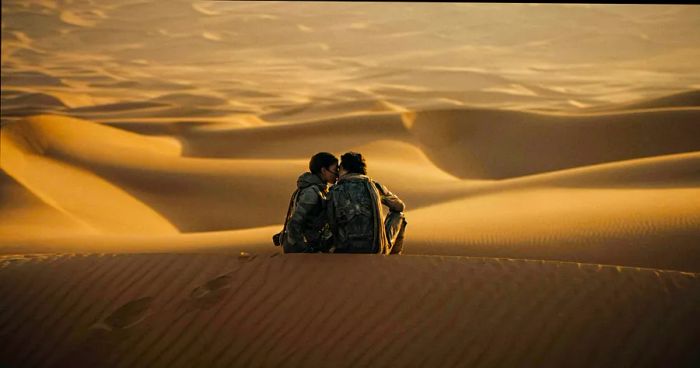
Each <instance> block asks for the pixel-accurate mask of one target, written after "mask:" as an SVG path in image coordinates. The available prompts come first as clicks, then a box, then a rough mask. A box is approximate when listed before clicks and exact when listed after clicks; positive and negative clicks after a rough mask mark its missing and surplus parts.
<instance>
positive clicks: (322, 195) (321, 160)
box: [272, 152, 338, 253]
mask: <svg viewBox="0 0 700 368" xmlns="http://www.w3.org/2000/svg"><path fill="white" fill-rule="evenodd" d="M337 177H338V158H337V157H335V156H334V155H333V154H331V153H328V152H319V153H317V154H315V155H313V157H311V160H310V161H309V171H308V172H305V173H303V174H301V176H299V178H298V179H297V189H296V190H295V191H294V193H293V194H292V198H291V199H290V201H289V207H288V209H287V217H286V218H285V222H284V227H283V228H282V231H281V232H279V233H278V234H275V235H274V236H273V238H272V240H273V243H274V244H275V245H282V247H283V249H284V252H285V253H313V252H317V251H324V250H326V249H327V248H328V243H329V242H330V237H331V233H330V230H329V227H328V222H327V216H326V214H325V207H326V195H327V194H328V184H332V183H335V181H336V179H337Z"/></svg>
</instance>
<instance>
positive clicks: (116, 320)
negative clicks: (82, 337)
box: [95, 297, 153, 331]
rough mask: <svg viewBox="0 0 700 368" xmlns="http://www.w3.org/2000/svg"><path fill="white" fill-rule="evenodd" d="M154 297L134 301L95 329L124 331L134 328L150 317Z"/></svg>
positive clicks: (123, 306) (119, 309)
mask: <svg viewBox="0 0 700 368" xmlns="http://www.w3.org/2000/svg"><path fill="white" fill-rule="evenodd" d="M152 302H153V298H152V297H144V298H140V299H136V300H132V301H130V302H128V303H126V304H124V305H122V306H121V307H119V308H117V310H115V311H114V312H113V313H112V314H110V315H109V316H108V317H107V318H105V319H104V320H103V321H102V323H99V324H98V325H96V326H95V327H98V328H99V327H102V328H105V329H108V330H110V331H111V330H117V329H118V330H123V329H127V328H129V327H132V326H134V325H136V324H138V323H140V322H141V321H143V320H144V319H146V317H147V316H148V315H149V313H148V312H149V310H150V307H151V303H152Z"/></svg>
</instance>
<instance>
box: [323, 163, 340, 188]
mask: <svg viewBox="0 0 700 368" xmlns="http://www.w3.org/2000/svg"><path fill="white" fill-rule="evenodd" d="M321 177H322V178H323V180H325V181H326V182H327V183H330V184H333V183H335V181H336V180H337V179H338V164H333V165H332V166H330V167H328V168H325V167H322V168H321Z"/></svg>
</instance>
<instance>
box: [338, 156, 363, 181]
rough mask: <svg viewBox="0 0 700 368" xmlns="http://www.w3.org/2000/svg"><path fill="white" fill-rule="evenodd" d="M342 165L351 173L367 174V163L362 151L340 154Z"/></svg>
mask: <svg viewBox="0 0 700 368" xmlns="http://www.w3.org/2000/svg"><path fill="white" fill-rule="evenodd" d="M340 166H342V167H343V169H345V170H347V171H348V172H351V173H356V174H363V175H367V163H366V162H365V158H364V157H362V154H361V153H358V152H347V153H345V154H343V155H342V156H340Z"/></svg>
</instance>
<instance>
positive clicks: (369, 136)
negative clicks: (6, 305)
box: [2, 110, 700, 270]
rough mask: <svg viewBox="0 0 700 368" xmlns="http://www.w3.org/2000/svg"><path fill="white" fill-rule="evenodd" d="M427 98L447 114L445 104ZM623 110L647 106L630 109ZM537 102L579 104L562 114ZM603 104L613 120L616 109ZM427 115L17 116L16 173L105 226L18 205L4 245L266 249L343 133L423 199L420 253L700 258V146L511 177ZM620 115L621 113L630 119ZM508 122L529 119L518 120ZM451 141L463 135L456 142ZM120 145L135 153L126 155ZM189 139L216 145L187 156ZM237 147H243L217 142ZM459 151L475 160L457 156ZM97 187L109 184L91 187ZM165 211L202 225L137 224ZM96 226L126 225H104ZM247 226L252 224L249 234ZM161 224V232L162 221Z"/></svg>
mask: <svg viewBox="0 0 700 368" xmlns="http://www.w3.org/2000/svg"><path fill="white" fill-rule="evenodd" d="M666 112H668V111H666ZM471 113H473V111H471V110H465V111H462V112H460V111H450V112H445V111H436V112H434V114H435V115H436V116H437V117H438V118H439V117H443V118H442V121H441V120H440V119H436V120H435V121H436V122H438V123H440V122H442V123H443V124H448V123H450V122H451V123H452V125H454V126H457V128H458V129H463V128H462V125H465V126H467V127H468V126H469V123H465V124H461V123H459V122H458V121H451V120H450V119H448V118H444V116H445V114H447V116H448V117H452V116H453V115H456V116H458V117H459V116H462V115H467V116H468V115H469V114H471ZM502 113H503V114H504V115H505V116H508V115H509V114H511V113H510V112H502ZM691 113H692V110H691ZM419 114H428V115H427V116H431V115H430V113H429V112H425V113H419ZM635 114H636V113H635ZM530 115H533V114H530ZM617 115H621V116H623V117H625V118H627V119H631V118H629V117H627V114H626V113H619V114H617ZM517 116H519V115H516V117H517ZM525 116H529V115H525ZM535 116H536V117H537V118H539V119H542V118H543V116H547V117H549V118H550V119H554V120H555V121H556V119H564V118H563V117H561V116H555V115H551V114H550V115H543V114H537V115H535ZM601 116H603V117H604V118H606V119H611V120H612V119H614V117H615V116H616V114H604V115H601ZM642 116H646V114H642ZM411 118H412V117H411V116H410V114H406V113H404V114H397V113H370V114H364V115H357V116H353V117H342V118H335V119H330V120H325V119H321V120H318V121H312V122H305V123H295V124H281V125H280V124H275V125H267V124H264V123H262V125H259V126H257V127H242V128H241V127H227V125H224V124H222V123H207V124H193V125H192V126H191V127H190V128H188V129H185V128H182V129H177V134H176V135H175V136H177V137H179V141H178V142H176V141H174V140H171V139H166V138H163V137H144V136H142V135H139V134H134V133H130V132H125V131H122V130H120V129H115V128H110V127H107V126H103V125H99V124H95V123H92V122H89V121H84V120H79V119H70V118H65V117H56V116H42V117H37V118H30V119H27V120H25V121H20V122H14V123H11V124H8V125H6V126H5V127H4V128H3V131H2V137H3V144H4V145H6V146H8V147H11V149H13V150H16V151H7V150H6V151H5V153H4V154H3V161H2V167H3V170H5V172H7V173H8V174H9V175H10V176H11V177H13V178H14V179H11V180H16V181H18V182H20V183H22V185H23V186H24V187H26V188H28V189H30V191H31V192H32V193H34V195H38V198H40V202H43V203H44V206H48V208H53V209H59V210H61V211H63V213H64V215H67V216H69V217H70V218H72V219H73V220H74V221H79V222H81V223H83V225H85V224H87V225H89V226H91V227H92V230H91V231H88V232H86V231H84V228H85V226H82V227H81V226H78V227H68V228H65V229H63V230H62V231H53V230H49V228H46V229H44V231H43V234H42V235H41V236H39V235H36V234H35V235H30V234H26V235H19V234H20V232H19V231H18V229H31V228H37V227H41V226H42V223H41V222H40V221H39V222H37V221H28V220H27V219H26V217H22V216H19V217H17V218H13V216H10V215H8V216H7V218H8V219H9V218H12V220H11V221H9V222H8V223H7V224H6V225H5V226H4V229H5V230H4V232H5V233H6V234H7V238H6V239H5V241H4V242H3V248H4V252H5V253H7V252H15V251H16V250H17V249H21V246H22V245H23V246H25V247H26V249H27V250H34V251H46V250H56V251H58V250H61V249H63V250H72V251H76V250H80V251H87V250H89V249H90V248H89V245H88V244H94V243H95V242H97V243H98V244H101V245H100V246H98V248H99V249H101V250H102V251H114V250H117V249H120V251H121V250H123V249H138V247H137V246H136V245H137V244H138V245H139V246H141V247H142V248H141V250H142V251H163V250H167V249H168V247H167V246H166V245H164V244H171V246H170V249H172V250H175V251H184V250H194V249H219V250H225V249H229V250H236V249H239V247H240V245H241V244H243V243H242V242H241V241H240V239H246V241H248V242H249V243H248V244H249V245H250V246H251V247H253V248H254V249H255V250H256V251H259V252H260V251H263V249H264V247H265V246H269V244H270V240H269V239H270V236H271V234H272V233H274V232H276V231H277V228H276V227H275V225H277V226H279V225H278V224H279V223H280V221H281V218H282V217H283V215H284V211H285V209H286V208H285V207H284V206H285V204H286V202H287V200H288V196H289V195H290V193H291V192H292V191H293V189H294V180H295V178H296V176H297V175H298V174H299V173H301V172H303V171H304V170H305V166H306V158H307V157H308V156H310V155H311V154H312V153H314V152H316V151H317V150H321V149H324V147H325V148H326V149H328V150H330V151H333V152H337V150H338V148H343V151H344V150H345V149H348V150H350V149H352V150H357V151H360V152H364V154H365V155H366V157H367V158H368V160H369V163H370V166H369V167H370V174H371V175H372V176H373V177H374V178H375V179H377V180H379V181H380V182H382V183H383V184H385V185H387V186H388V187H389V188H390V189H391V190H392V191H394V192H395V193H398V194H400V196H401V197H402V198H403V199H404V200H405V201H406V202H407V203H408V204H409V211H408V216H409V219H411V218H414V217H415V219H413V220H412V221H410V223H411V226H410V230H411V235H412V236H411V238H410V239H409V240H407V253H409V254H411V253H412V254H436V253H437V254H459V255H479V256H497V257H504V256H516V255H517V256H518V257H522V258H530V259H554V260H568V261H584V262H598V263H607V264H621V265H630V266H645V267H657V268H671V269H680V270H698V269H700V261H699V260H700V255H699V254H696V252H695V251H694V248H695V247H694V246H692V245H690V244H695V242H696V240H697V234H696V233H697V232H696V229H697V227H698V218H697V216H696V213H698V212H699V211H698V208H697V206H695V205H694V204H693V203H694V202H693V201H687V199H686V198H689V197H694V196H695V195H696V194H697V193H696V189H695V188H696V187H697V184H698V181H699V180H700V178H699V177H698V172H699V171H698V170H697V167H698V153H697V152H691V153H680V154H671V155H663V156H656V157H648V158H638V159H633V160H625V161H615V162H607V163H602V164H597V165H590V166H582V167H574V168H569V169H564V170H557V171H548V172H544V173H541V174H536V175H526V176H518V177H514V178H511V179H508V180H496V181H494V180H464V179H459V178H458V177H456V176H455V175H454V173H453V171H454V168H451V169H452V170H449V169H448V170H444V169H443V170H441V169H440V168H439V165H436V163H435V162H433V161H432V160H431V151H430V150H429V149H427V150H426V149H421V147H425V143H421V142H426V141H428V142H431V143H433V144H435V142H437V141H435V139H443V140H449V139H451V137H458V136H464V137H468V136H470V134H466V133H459V134H452V135H451V134H448V133H446V132H445V131H443V132H440V131H438V133H441V134H442V135H437V138H435V137H434V136H431V135H430V134H433V135H436V133H435V132H430V131H426V130H424V129H423V128H420V127H417V125H416V121H412V120H410V119H411ZM424 118H425V117H424ZM579 118H580V119H583V120H584V121H585V118H583V117H581V116H579ZM511 120H513V121H514V123H511V125H508V124H504V127H506V128H507V127H512V126H516V128H518V127H517V124H522V125H523V126H525V125H526V124H531V125H532V126H534V127H535V128H533V129H536V127H538V126H539V124H538V120H534V122H533V121H525V122H522V123H520V122H518V119H516V118H512V119H511ZM426 121H427V120H426ZM667 121H668V122H673V121H674V120H672V119H669V120H667ZM675 121H677V123H675V124H678V126H679V127H680V129H679V130H678V131H687V130H688V129H691V130H692V129H694V126H693V125H692V124H690V123H689V122H687V121H686V120H684V119H683V118H682V117H681V118H677V120H675ZM157 124H161V125H164V126H168V125H173V124H177V123H163V122H161V123H157ZM426 124H427V123H426ZM561 124H562V125H564V124H569V123H568V122H567V123H564V122H561ZM627 124H631V123H627ZM671 124H673V123H671ZM684 124H685V125H684ZM448 125H449V124H448ZM608 125H610V126H611V128H610V129H619V128H618V127H617V125H616V124H615V123H614V121H611V122H610V123H608ZM566 126H567V127H572V128H573V127H575V125H566ZM648 126H651V124H649V125H648ZM688 126H689V127H690V128H686V127H688ZM173 129H174V128H173ZM421 129H423V130H421ZM519 129H521V130H524V129H526V128H524V127H520V128H519ZM683 129H685V130H683ZM513 130H515V131H516V132H517V131H518V129H513ZM328 131H330V133H329V132H328ZM334 131H335V132H343V133H344V134H343V135H344V136H346V138H345V140H342V139H335V140H333V141H328V140H327V139H325V137H326V134H333V133H334ZM458 132H459V130H458ZM498 132H499V133H501V134H503V135H505V136H514V135H515V133H508V132H507V131H506V130H503V129H501V130H498ZM418 133H422V134H423V135H419V134H418ZM561 134H564V133H561ZM431 139H432V140H433V141H430V140H431ZM532 140H533V141H534V140H535V139H534V138H532ZM681 141H682V140H681ZM236 142H238V143H236ZM251 142H255V144H253V145H251V144H250V143H251ZM317 142H324V143H323V144H326V146H324V145H323V144H321V143H317ZM363 142H364V143H363ZM662 143H663V141H660V142H657V143H656V147H658V148H657V149H669V150H676V149H678V148H679V147H664V146H663V145H662ZM339 144H340V145H339ZM342 144H345V147H342ZM688 144H692V142H691V140H688ZM181 145H182V147H181ZM532 145H540V143H538V142H532ZM668 145H669V146H670V143H668ZM443 146H447V147H449V144H448V142H443ZM629 146H630V147H629V148H627V149H624V147H623V144H620V145H618V147H617V148H618V149H620V150H621V151H623V152H624V151H630V150H632V151H633V152H634V150H640V151H642V153H644V150H646V149H649V148H647V147H638V146H637V147H635V145H634V143H633V142H632V143H629ZM454 147H459V146H453V148H454ZM508 147H510V146H508ZM680 148H682V147H680ZM115 151H117V152H119V153H120V154H119V155H114V154H113V152H115ZM582 151H583V150H582ZM8 152H15V153H10V154H8ZM341 152H342V151H341ZM606 152H607V151H606ZM181 153H182V154H185V155H187V154H188V153H189V154H190V155H202V156H205V157H183V156H181ZM224 153H225V154H226V155H227V156H231V157H232V158H226V159H222V158H211V156H217V155H221V154H224ZM586 154H590V155H598V152H597V151H596V150H595V149H594V148H590V149H589V152H580V155H582V156H585V155H586ZM246 156H252V157H251V158H246ZM261 156H262V157H261ZM541 162H543V159H537V160H534V161H531V162H526V163H525V165H524V166H523V169H522V170H532V169H531V168H528V166H537V164H538V163H541ZM450 163H452V164H453V165H457V164H460V165H463V162H456V163H455V162H454V160H451V161H450ZM47 168H51V169H47ZM47 170H49V171H47ZM42 171H46V172H42ZM40 172H42V173H41V174H39V173H40ZM68 173H71V174H68ZM78 173H79V174H78ZM416 173H420V175H416ZM47 175H48V176H49V177H50V176H52V175H60V176H62V177H63V178H64V179H65V180H67V182H70V183H72V184H71V185H64V186H62V187H56V186H53V185H51V186H47V183H49V182H47V181H46V179H45V178H46V177H47ZM66 178H67V179H66ZM52 184H53V183H52ZM16 185H17V184H16V183H13V186H16ZM76 185H78V186H76ZM557 188H558V189H557ZM115 191H116V192H115ZM113 192H114V193H117V192H119V193H123V194H120V195H121V196H124V198H128V199H125V200H124V201H119V202H113V201H110V202H109V203H108V204H105V205H108V206H112V207H111V209H110V210H108V211H105V208H103V207H95V206H94V205H91V204H93V203H102V201H100V200H96V198H98V197H99V196H102V195H104V193H113ZM84 193H94V194H93V197H91V196H86V195H84ZM78 195H79V197H76V196H78ZM115 195H116V194H115ZM95 196H98V197H95ZM77 198H80V199H79V200H77ZM32 203H33V202H32ZM129 203H131V204H129ZM132 207H133V208H132ZM27 208H32V207H31V206H30V205H27ZM137 208H140V209H137ZM630 209H634V210H633V211H630ZM8 212H9V211H8ZM10 213H11V212H10ZM117 213H119V214H121V215H115V214H117ZM445 214H455V215H452V216H446V215H445ZM456 214H458V215H456ZM144 216H146V217H144ZM145 218H151V219H152V220H144V219H145ZM149 221H161V222H163V221H165V223H167V224H168V225H165V226H166V227H164V228H163V231H164V232H162V234H163V235H164V234H167V233H171V234H172V231H173V229H174V228H176V229H177V231H179V232H184V233H192V234H191V235H189V236H186V237H183V236H176V235H173V236H170V237H168V238H163V239H158V238H153V239H148V238H143V237H141V238H139V237H135V236H136V235H137V234H138V233H139V232H140V231H141V230H139V229H144V227H143V226H144V224H147V223H150V222H149ZM49 223H50V222H49ZM522 224H526V225H522ZM173 226H174V228H173ZM154 229H155V228H154ZM167 229H169V230H167ZM95 231H98V232H99V233H101V234H102V235H103V236H107V235H110V234H111V235H110V236H111V237H105V238H103V239H101V240H100V238H99V237H96V236H95ZM201 231H206V232H212V233H210V234H208V235H203V236H198V235H197V234H196V232H201ZM241 231H243V232H246V231H247V232H246V233H245V234H249V235H247V236H244V237H241V234H243V233H241ZM149 232H150V233H152V234H153V235H155V234H157V232H155V230H151V231H149ZM11 234H12V236H9V235H11ZM50 239H52V240H50ZM47 241H48V243H46V242H47ZM42 242H44V243H46V244H42ZM71 242H72V243H73V244H71ZM208 242H209V243H208ZM610 244H618V245H616V246H615V249H617V250H616V251H610V249H611V248H610V247H611V245H610ZM658 244H664V246H663V247H660V246H658ZM272 250H274V248H270V251H272Z"/></svg>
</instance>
